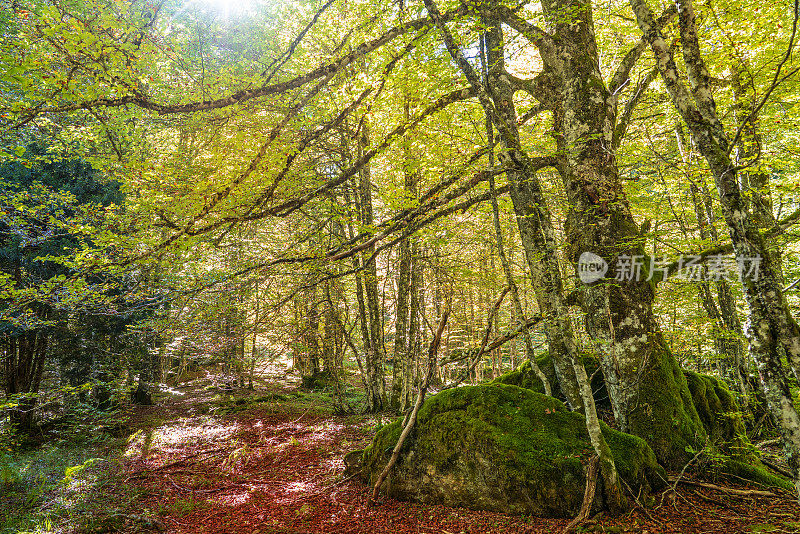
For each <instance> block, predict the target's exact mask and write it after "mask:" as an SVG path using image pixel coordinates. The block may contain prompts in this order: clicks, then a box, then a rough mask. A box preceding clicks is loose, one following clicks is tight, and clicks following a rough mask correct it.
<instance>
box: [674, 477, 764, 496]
mask: <svg viewBox="0 0 800 534" xmlns="http://www.w3.org/2000/svg"><path fill="white" fill-rule="evenodd" d="M667 480H668V481H669V482H676V481H677V482H679V483H680V484H686V485H687V486H696V487H698V488H707V489H712V490H716V491H721V492H723V493H728V494H730V495H742V496H744V497H778V494H777V493H773V492H771V491H764V490H741V489H736V488H728V487H726V486H718V485H716V484H709V483H708V482H693V481H691V480H678V479H676V478H669V479H667Z"/></svg>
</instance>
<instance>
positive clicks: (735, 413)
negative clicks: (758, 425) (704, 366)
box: [683, 369, 757, 463]
mask: <svg viewBox="0 0 800 534" xmlns="http://www.w3.org/2000/svg"><path fill="white" fill-rule="evenodd" d="M683 374H684V376H685V377H686V382H687V385H688V386H689V391H690V392H691V394H692V402H693V403H694V406H695V408H696V409H697V414H698V416H699V417H700V421H701V422H702V423H703V428H705V431H706V434H707V435H708V438H709V442H710V444H711V445H712V446H713V447H715V448H716V449H718V450H719V451H720V452H722V453H723V454H726V455H728V456H730V457H731V458H732V459H734V460H737V461H739V462H747V463H750V462H753V461H755V460H757V455H756V453H755V449H754V447H753V446H752V444H751V443H750V440H748V439H747V433H746V430H745V426H744V422H743V421H742V414H741V411H740V410H739V406H738V404H737V403H736V400H735V399H734V397H733V394H731V392H730V390H729V389H728V387H727V386H726V385H725V383H724V382H722V381H721V380H720V379H718V378H716V377H713V376H709V375H703V374H700V373H695V372H694V371H689V370H687V369H684V370H683Z"/></svg>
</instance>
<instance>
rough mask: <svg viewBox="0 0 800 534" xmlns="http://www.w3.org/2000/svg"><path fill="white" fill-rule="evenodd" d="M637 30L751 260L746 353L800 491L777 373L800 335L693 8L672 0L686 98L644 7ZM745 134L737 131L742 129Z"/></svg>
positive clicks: (794, 438)
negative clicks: (719, 104) (714, 87)
mask: <svg viewBox="0 0 800 534" xmlns="http://www.w3.org/2000/svg"><path fill="white" fill-rule="evenodd" d="M630 3H631V7H632V8H633V11H634V13H635V14H636V18H637V21H638V23H639V27H640V28H641V30H642V32H643V33H644V36H645V38H646V39H647V41H648V42H649V43H650V45H651V47H652V50H653V53H654V54H655V56H656V60H657V65H658V68H659V71H660V72H661V76H662V78H663V79H664V82H665V85H666V87H667V90H668V91H669V93H670V96H671V98H672V102H673V104H674V106H675V108H676V109H677V111H678V113H680V115H681V117H682V118H683V120H684V121H685V122H686V125H687V126H688V128H689V130H690V132H691V133H692V136H693V138H694V140H695V141H696V143H697V147H698V149H699V150H700V153H701V154H702V155H703V157H704V158H705V159H706V161H707V162H708V165H709V168H710V169H711V172H712V174H713V176H714V181H715V183H716V187H717V191H718V193H719V197H720V205H721V207H722V215H723V217H724V219H725V222H726V224H727V227H728V233H729V234H730V237H731V241H732V243H733V249H734V252H735V254H736V256H737V258H738V259H739V261H740V262H746V261H750V262H754V261H756V260H758V268H759V271H758V273H757V275H756V276H753V273H750V275H749V276H748V274H747V273H743V274H742V275H741V276H740V279H741V283H742V288H743V292H744V296H745V300H746V301H747V304H748V309H749V317H748V324H747V328H746V331H747V335H748V337H749V339H750V353H751V355H752V357H753V359H754V360H755V362H756V363H757V364H758V368H759V376H760V378H761V383H762V385H763V387H764V392H765V395H766V398H767V404H768V405H769V407H770V410H771V412H772V415H773V416H774V418H775V420H776V421H777V422H778V424H779V426H780V430H781V434H782V436H783V439H784V448H785V451H786V456H787V460H788V463H789V467H790V469H791V471H792V474H793V476H794V480H795V485H796V486H797V488H798V492H800V417H798V413H797V410H796V409H795V407H794V404H793V402H792V396H791V394H790V392H789V387H788V384H787V381H786V377H785V375H784V373H783V368H782V366H781V353H782V352H785V354H786V356H787V360H788V361H789V364H790V366H791V368H792V370H793V371H794V374H795V376H796V377H797V376H800V328H798V325H797V323H796V322H795V320H794V318H793V317H792V315H791V312H790V310H789V306H788V304H787V302H786V298H785V296H784V293H783V287H782V283H781V275H780V268H779V266H778V265H777V263H776V258H775V257H774V256H773V255H772V254H770V252H769V250H768V248H767V245H766V242H765V240H764V237H763V236H762V235H761V233H760V232H759V224H758V219H757V218H756V217H755V216H753V213H752V212H751V211H750V209H749V207H748V206H747V202H746V201H745V199H744V198H743V195H742V192H741V190H740V189H739V181H738V178H737V170H736V169H737V167H736V165H735V163H734V162H733V161H731V158H730V156H729V154H730V152H731V150H732V149H733V148H734V147H733V144H734V141H731V140H729V139H728V137H727V134H726V132H725V129H724V128H723V126H722V123H721V122H720V120H719V117H718V116H717V111H716V102H715V101H714V97H713V95H712V92H711V89H710V85H709V80H708V70H707V68H706V66H705V62H704V60H703V58H702V55H701V53H700V46H699V40H698V36H697V28H696V26H695V14H694V6H693V5H692V3H691V2H690V1H689V0H679V1H678V12H679V22H680V33H681V43H682V45H683V58H684V63H685V65H686V70H687V74H688V77H689V82H690V84H691V93H690V92H689V90H688V89H687V88H686V86H685V85H684V83H683V82H682V81H681V79H680V77H679V74H678V70H677V67H676V65H675V61H674V58H673V56H672V50H671V49H670V47H669V45H668V44H667V43H666V41H665V39H664V36H663V35H662V34H661V32H660V31H659V29H658V28H657V27H656V26H655V24H654V22H653V15H652V13H651V12H650V8H649V7H648V6H647V4H646V3H645V2H644V0H631V2H630ZM742 132H744V130H742Z"/></svg>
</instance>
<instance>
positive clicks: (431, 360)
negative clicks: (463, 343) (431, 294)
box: [368, 302, 450, 505]
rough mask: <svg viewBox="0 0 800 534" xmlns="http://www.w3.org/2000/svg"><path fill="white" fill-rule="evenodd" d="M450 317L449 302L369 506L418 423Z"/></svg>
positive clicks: (429, 347) (373, 501)
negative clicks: (414, 399) (414, 397)
mask: <svg viewBox="0 0 800 534" xmlns="http://www.w3.org/2000/svg"><path fill="white" fill-rule="evenodd" d="M449 316H450V303H449V302H448V303H447V306H446V307H445V311H444V313H443V314H442V318H441V319H440V320H439V328H437V329H436V335H434V336H433V339H432V340H431V344H430V345H429V346H428V374H427V375H426V376H425V382H424V383H423V384H422V387H421V388H420V390H419V393H418V394H417V402H416V403H415V404H414V409H413V410H412V411H411V415H410V416H409V417H408V420H407V421H405V425H404V426H403V431H402V432H401V433H400V438H398V440H397V444H396V445H395V446H394V450H393V451H392V456H391V458H389V463H387V464H386V467H384V468H383V471H381V474H380V475H379V476H378V480H377V481H376V482H375V487H373V488H372V495H371V496H370V498H369V501H368V504H369V505H372V504H374V503H375V500H376V499H377V498H378V492H379V491H380V489H381V485H383V481H384V480H386V477H387V476H389V471H391V470H392V467H394V464H395V463H397V459H398V458H399V457H400V449H402V448H403V443H405V441H406V438H407V437H408V434H409V433H410V432H411V429H412V428H413V427H414V423H416V421H417V413H418V412H419V409H420V407H421V406H422V402H423V401H424V400H425V394H426V393H427V392H428V385H429V384H430V382H431V379H432V378H433V372H434V369H436V354H437V353H438V352H439V344H440V343H441V341H442V333H443V332H444V327H445V325H446V324H447V318H448V317H449Z"/></svg>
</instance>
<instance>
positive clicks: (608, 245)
mask: <svg viewBox="0 0 800 534" xmlns="http://www.w3.org/2000/svg"><path fill="white" fill-rule="evenodd" d="M542 7H543V10H544V13H545V18H546V19H547V20H551V21H554V22H553V23H552V26H551V28H549V30H550V34H552V35H555V36H557V39H556V38H552V37H550V34H548V33H545V32H544V31H543V30H540V29H538V28H535V27H533V26H531V25H530V24H527V23H525V21H522V20H521V19H519V18H518V17H516V18H515V17H514V16H513V14H511V13H510V12H506V16H505V21H506V22H508V23H509V24H510V25H511V26H512V27H514V28H515V29H517V30H518V31H521V32H522V33H523V34H525V35H526V36H528V37H529V38H530V39H531V40H532V41H533V42H534V43H536V44H537V46H538V47H539V51H540V53H541V55H542V59H543V62H544V66H545V70H544V72H543V73H542V74H540V75H539V76H538V77H537V78H538V79H537V80H535V83H534V84H533V87H532V88H531V90H532V92H533V94H534V96H536V97H537V98H538V99H539V101H540V102H541V103H542V105H543V106H545V107H547V108H549V109H550V110H551V111H552V112H553V118H554V128H553V129H554V131H555V132H557V135H556V142H557V146H558V149H559V151H558V162H557V165H558V170H559V172H560V174H561V176H562V178H563V180H564V184H565V189H566V192H567V196H568V200H569V203H570V211H569V215H568V220H567V225H566V228H565V231H566V233H567V242H568V243H569V249H568V255H569V258H570V260H572V261H573V262H574V263H577V260H578V259H579V257H580V255H581V254H582V253H583V252H593V253H594V254H597V255H598V256H600V257H602V258H604V259H605V261H606V262H608V263H609V265H610V266H612V269H613V266H614V265H615V260H616V258H617V257H618V256H620V255H626V254H627V255H630V256H634V255H642V256H643V255H644V252H643V247H642V239H641V236H640V233H639V228H638V226H637V225H636V224H635V222H634V220H633V216H632V214H631V211H630V207H629V203H628V200H627V198H626V196H625V193H624V191H623V188H622V184H621V181H620V179H619V175H618V170H617V166H616V161H615V157H614V151H613V146H614V131H615V128H616V126H617V124H616V121H617V116H616V96H615V93H616V91H617V89H619V87H620V86H621V85H622V84H623V83H625V82H626V80H627V76H628V72H629V70H630V68H631V66H632V64H633V61H628V59H629V58H627V57H626V60H625V61H624V62H623V65H622V66H621V68H620V70H619V71H618V72H617V73H616V74H615V76H614V78H613V79H612V81H611V82H610V85H612V86H613V87H612V88H611V90H609V87H607V85H606V83H605V81H604V80H603V78H602V76H601V74H600V69H599V60H598V54H597V45H596V42H595V37H594V28H593V22H592V6H591V3H590V2H588V1H584V0H579V1H570V0H549V1H546V2H543V4H542ZM632 59H633V60H634V61H635V54H634V56H633V57H632ZM529 85H530V84H529ZM613 276H614V273H613V272H610V273H608V275H607V276H606V277H605V278H603V279H601V280H600V281H598V282H597V283H595V284H593V285H589V286H585V287H583V288H581V289H582V290H581V292H580V295H581V297H580V299H579V300H580V303H581V305H582V307H583V309H584V312H585V314H586V327H587V330H588V332H589V334H590V336H592V337H593V338H594V340H595V341H596V342H597V344H598V345H599V347H600V349H601V354H602V365H603V372H604V375H605V376H606V383H607V386H608V390H609V394H610V396H611V400H612V405H613V407H614V413H615V416H616V418H617V420H618V422H619V424H620V425H621V427H622V428H623V430H625V431H627V432H630V433H633V434H636V435H639V436H642V437H644V438H645V439H647V440H648V442H649V443H650V444H651V446H652V447H653V449H654V451H655V452H656V455H657V456H658V457H659V460H660V461H662V462H664V463H665V464H666V465H668V466H677V465H681V464H682V463H684V462H685V461H686V459H687V452H686V447H687V446H690V445H692V446H694V445H697V444H699V443H702V442H703V439H702V435H703V428H702V425H701V424H700V421H699V419H698V416H697V412H696V411H695V409H694V406H693V404H692V402H691V396H690V395H689V391H688V389H687V387H686V381H685V379H684V377H683V375H682V373H681V371H680V369H679V368H678V364H677V362H676V361H675V358H674V357H673V355H672V354H671V352H670V351H669V349H668V348H667V346H666V344H665V343H664V340H663V337H662V335H661V331H660V327H659V325H658V324H657V322H656V320H655V317H654V314H653V309H652V306H653V299H654V292H653V288H652V287H651V285H650V283H649V282H647V281H646V279H645V278H646V273H645V276H643V277H641V279H636V277H632V279H622V280H619V281H618V280H615V279H614V278H613Z"/></svg>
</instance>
